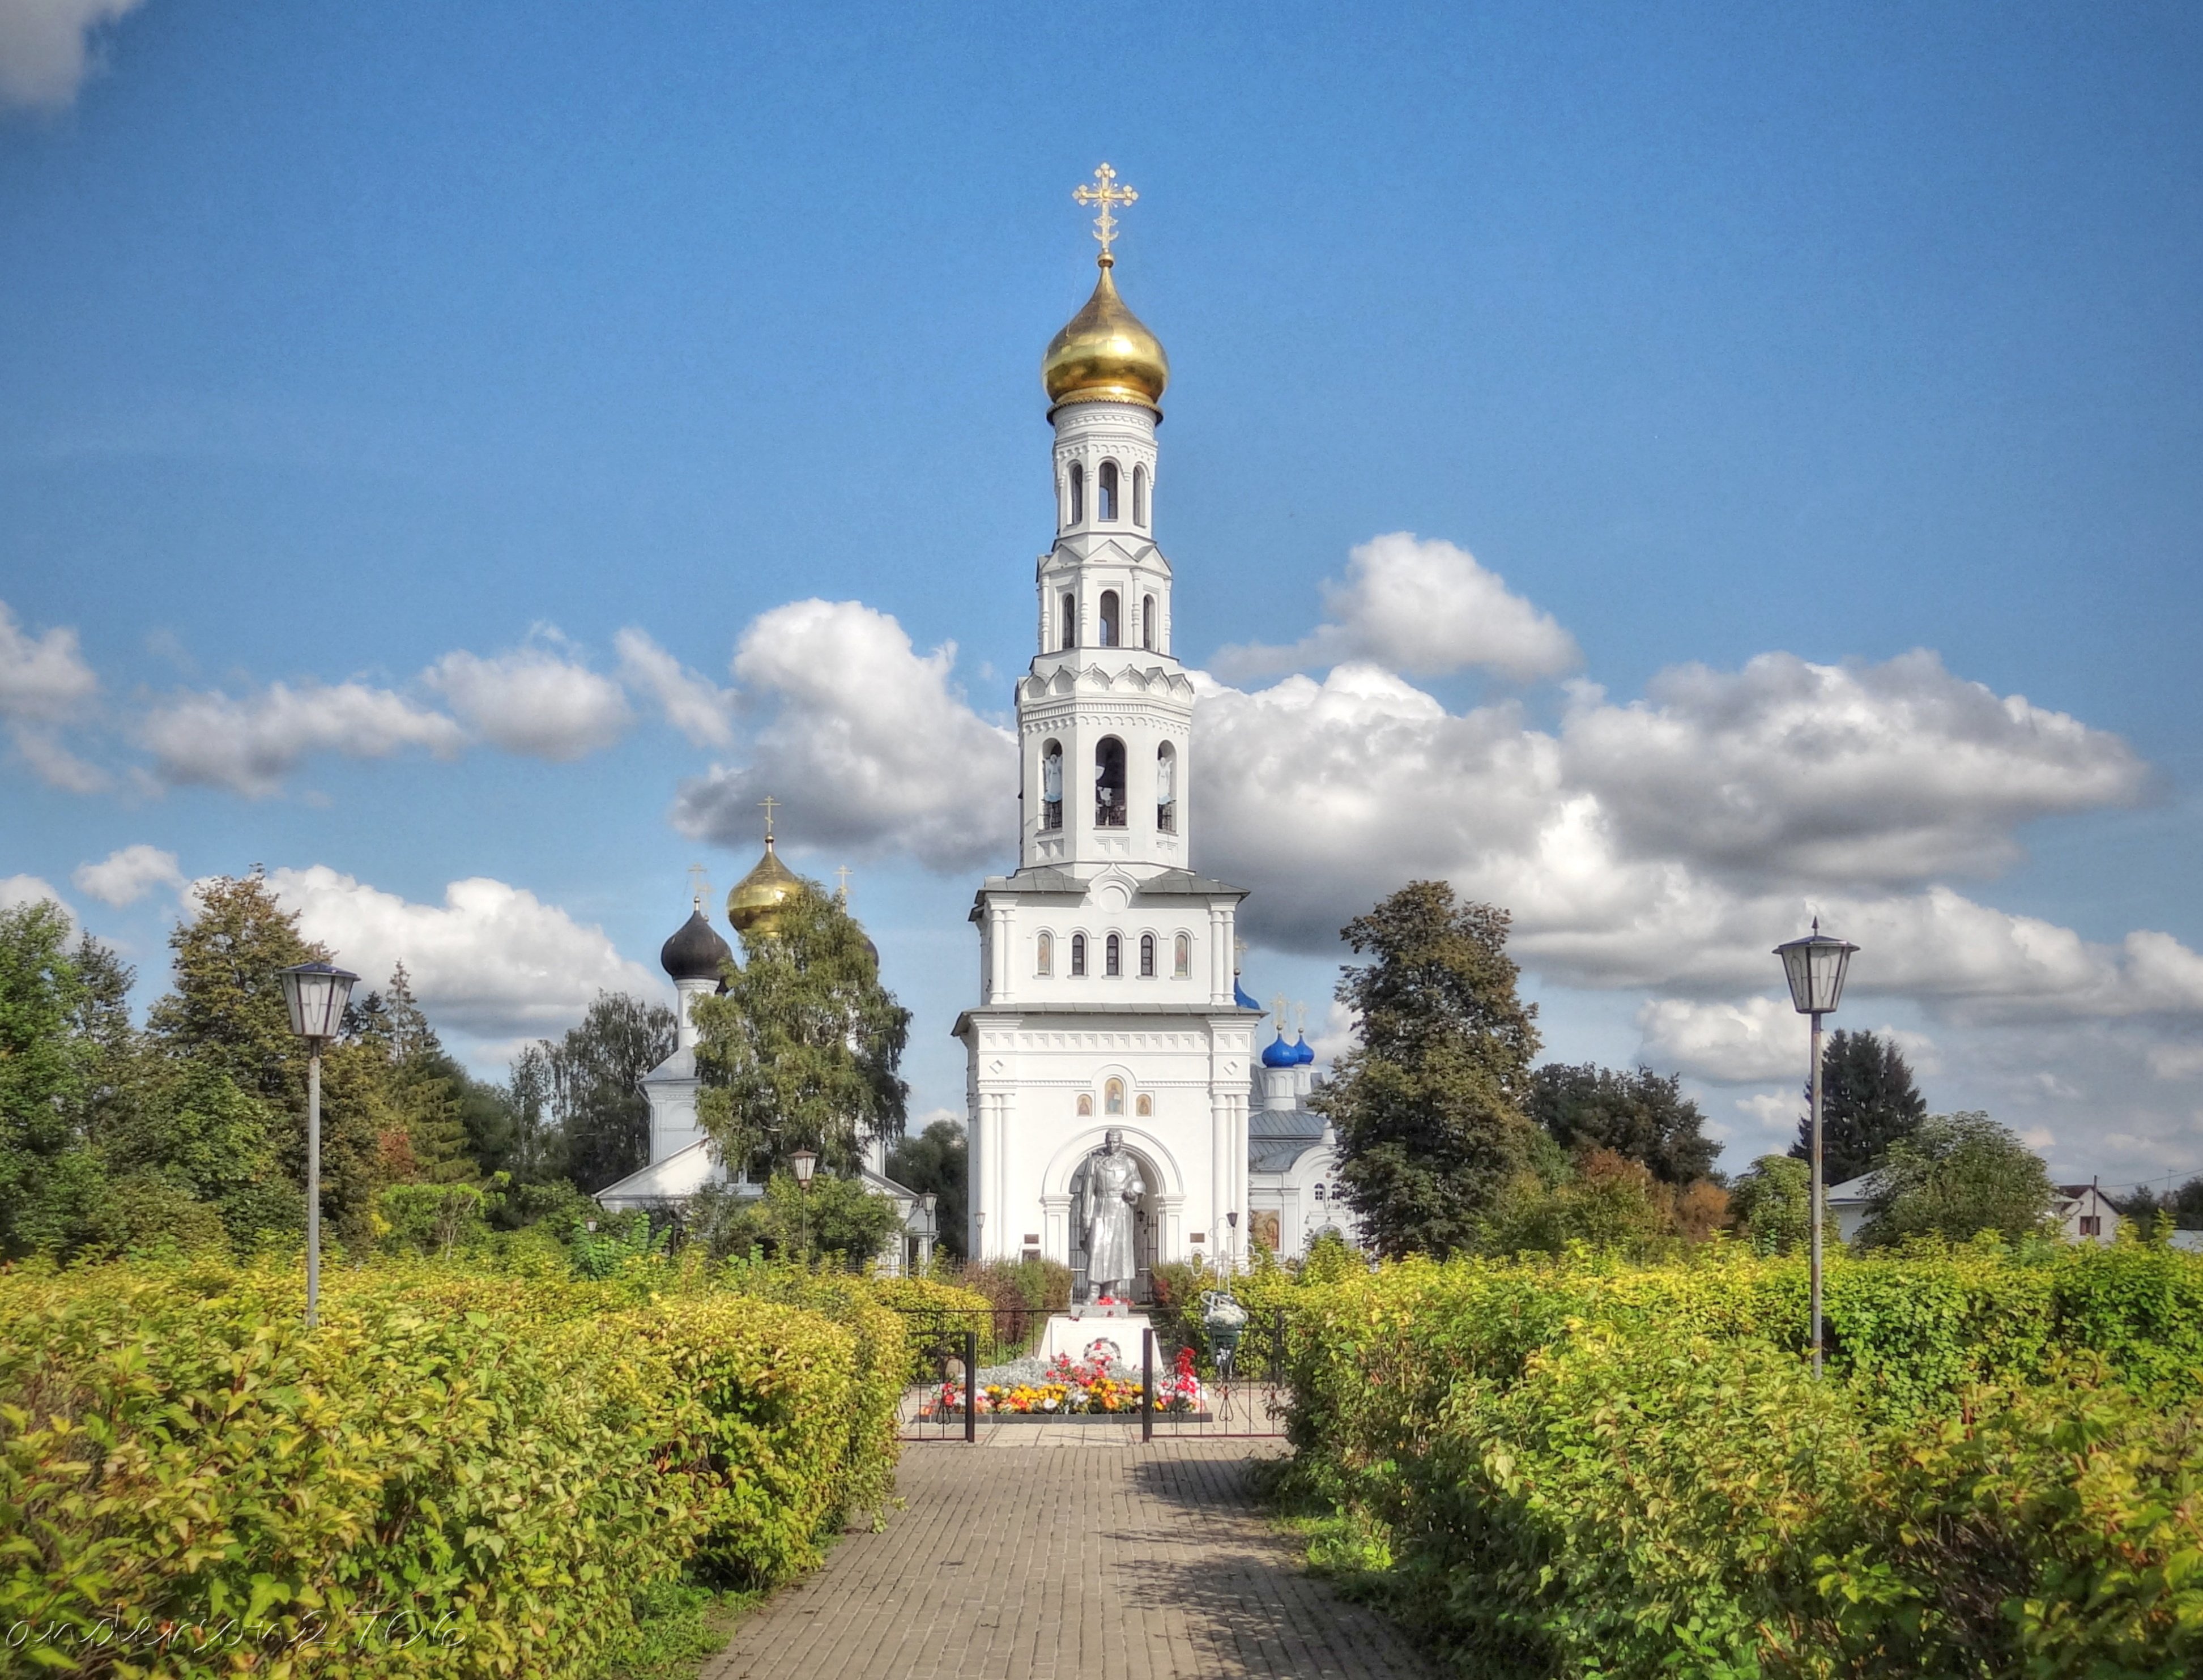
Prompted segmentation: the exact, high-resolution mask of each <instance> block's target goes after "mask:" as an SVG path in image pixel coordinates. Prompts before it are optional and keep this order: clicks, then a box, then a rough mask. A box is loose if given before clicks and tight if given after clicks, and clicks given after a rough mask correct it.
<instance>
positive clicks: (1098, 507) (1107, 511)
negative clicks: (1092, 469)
mask: <svg viewBox="0 0 2203 1680" xmlns="http://www.w3.org/2000/svg"><path fill="white" fill-rule="evenodd" d="M1094 491H1095V511H1096V512H1097V513H1099V514H1100V515H1101V516H1102V519H1103V520H1104V521H1105V522H1109V523H1112V524H1113V523H1114V522H1116V518H1117V463H1115V462H1114V461H1104V462H1103V463H1102V470H1101V471H1100V472H1098V473H1096V474H1095V475H1094Z"/></svg>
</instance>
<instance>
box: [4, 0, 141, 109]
mask: <svg viewBox="0 0 2203 1680" xmlns="http://www.w3.org/2000/svg"><path fill="white" fill-rule="evenodd" d="M138 5H139V0H0V104H8V105H27V106H32V107H38V108H44V109H56V108H58V107H60V106H62V105H66V104H68V103H69V102H70V101H71V100H72V99H74V98H75V97H76V91H77V89H79V88H80V87H81V86H83V85H84V80H85V78H86V76H87V75H89V74H91V73H92V68H93V67H94V65H95V63H96V62H97V41H96V37H97V35H98V34H99V32H101V31H102V30H103V28H104V27H106V26H108V25H110V24H112V23H114V22H115V21H116V20H118V19H119V18H121V16H122V15H123V14H124V13H126V12H129V11H133V10H135V9H137V7H138Z"/></svg>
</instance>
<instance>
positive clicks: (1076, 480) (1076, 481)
mask: <svg viewBox="0 0 2203 1680" xmlns="http://www.w3.org/2000/svg"><path fill="white" fill-rule="evenodd" d="M1071 522H1072V524H1073V525H1083V524H1084V523H1085V522H1086V469H1085V468H1084V467H1082V466H1080V465H1079V464H1078V463H1077V462H1076V461H1074V462H1072V463H1071Z"/></svg>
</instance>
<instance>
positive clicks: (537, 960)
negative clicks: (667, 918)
mask: <svg viewBox="0 0 2203 1680" xmlns="http://www.w3.org/2000/svg"><path fill="white" fill-rule="evenodd" d="M268 885H269V889H270V890H271V891H272V892H273V893H275V897H276V899H278V900H279V901H280V902H281V904H282V905H283V906H284V908H285V909H286V910H293V911H298V926H299V930H300V931H301V932H302V933H304V934H305V936H306V937H307V938H308V939H310V940H318V941H320V942H321V943H322V944H323V945H325V946H328V948H329V949H330V950H331V951H333V952H335V953H336V958H337V960H338V961H339V962H340V964H343V965H344V966H345V967H346V968H349V969H352V970H356V971H357V973H358V974H359V975H360V976H362V985H363V987H364V986H379V985H381V983H382V982H383V981H384V980H385V979H386V978H387V976H389V974H390V971H391V970H392V969H393V967H394V966H395V965H396V964H399V963H401V962H402V963H403V964H405V969H406V972H407V973H408V975H410V976H411V979H412V984H413V990H414V993H415V995H416V997H418V998H419V999H420V1000H421V1005H422V1008H423V1009H424V1010H426V1011H428V1017H429V1018H430V1020H432V1021H434V1023H436V1024H437V1025H438V1026H439V1027H443V1026H446V1025H449V1026H452V1027H455V1028H457V1029H458V1030H459V1031H460V1032H462V1033H464V1034H467V1035H470V1036H472V1037H475V1038H477V1039H496V1040H503V1039H511V1038H514V1037H523V1036H539V1035H546V1034H555V1033H558V1032H561V1031H563V1030H564V1029H566V1028H568V1027H570V1026H572V1025H573V1024H574V1023H576V1022H577V1021H579V1020H580V1019H581V1017H582V1013H583V1012H584V1011H586V1010H587V1009H588V1006H589V1003H590V1001H591V1000H592V999H594V998H595V996H596V994H597V993H598V992H599V991H600V990H603V991H613V992H627V993H632V994H633V995H635V996H637V997H643V998H656V997H658V996H659V995H660V994H661V993H664V990H665V987H664V982H663V981H662V980H661V979H660V978H659V976H655V975H653V974H652V973H651V972H650V970H647V969H645V968H644V967H643V966H642V965H641V964H639V963H635V962H630V961H629V960H628V959H627V958H624V957H622V956H621V955H620V953H619V952H618V950H617V948H616V947H615V946H613V944H612V941H611V938H610V937H609V936H608V935H607V934H605V931H604V929H603V928H599V927H596V926H594V925H589V924H585V923H578V922H576V921H575V920H574V919H573V917H570V916H569V915H568V914H567V913H566V912H565V911H564V910H561V909H560V908H559V907H558V905H549V904H546V903H544V902H543V901H542V900H541V899H538V898H537V897H536V896H535V894H534V893H530V892H529V891H528V890H527V889H526V888H525V887H512V886H509V885H507V884H506V883H505V882H504V881H493V880H489V879H487V878H486V877H482V876H475V877H472V878H470V879H468V880H465V881H452V883H451V884H450V885H449V886H448V887H446V888H445V889H444V898H443V902H442V903H441V904H434V905H431V904H416V903H414V902H412V901H411V900H409V899H404V898H401V897H400V896H399V895H398V894H397V893H387V892H384V891H382V890H381V889H380V888H378V887H372V886H369V885H368V884H367V883H366V882H364V881H359V880H357V879H356V878H355V877H353V876H351V875H343V874H340V873H339V872H338V871H337V870H335V869H330V868H328V866H327V865H326V864H315V865H314V866H313V867H312V868H310V869H276V870H274V871H272V872H271V873H270V874H269V876H268Z"/></svg>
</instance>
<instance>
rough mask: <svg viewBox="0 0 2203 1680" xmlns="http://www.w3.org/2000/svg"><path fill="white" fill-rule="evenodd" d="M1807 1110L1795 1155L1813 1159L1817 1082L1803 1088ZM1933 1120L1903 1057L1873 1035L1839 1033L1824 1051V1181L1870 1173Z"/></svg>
mask: <svg viewBox="0 0 2203 1680" xmlns="http://www.w3.org/2000/svg"><path fill="white" fill-rule="evenodd" d="M1804 1092H1805V1101H1806V1104H1807V1107H1806V1111H1805V1112H1804V1114H1802V1115H1800V1116H1799V1117H1798V1141H1796V1142H1795V1143H1793V1144H1792V1145H1791V1146H1790V1153H1791V1154H1792V1156H1793V1157H1794V1158H1796V1159H1798V1160H1801V1161H1804V1160H1810V1158H1812V1147H1813V1118H1812V1108H1811V1104H1812V1100H1813V1087H1812V1082H1811V1081H1810V1080H1808V1081H1807V1082H1806V1083H1805V1087H1804ZM1927 1117H1928V1105H1927V1103H1926V1102H1925V1101H1924V1100H1922V1098H1921V1095H1920V1093H1919V1091H1918V1090H1917V1088H1915V1087H1914V1085H1913V1083H1912V1070H1911V1067H1910V1066H1908V1065H1907V1064H1906V1063H1905V1055H1904V1052H1902V1051H1900V1050H1899V1049H1898V1047H1897V1046H1896V1045H1895V1044H1894V1043H1892V1042H1886V1041H1885V1040H1881V1039H1879V1038H1877V1037H1875V1035H1873V1034H1872V1033H1851V1032H1846V1031H1845V1030H1844V1029H1841V1028H1838V1029H1836V1031H1835V1032H1834V1034H1833V1035H1830V1037H1829V1039H1828V1043H1827V1044H1826V1045H1825V1046H1823V1047H1822V1051H1821V1159H1822V1168H1821V1170H1822V1178H1823V1180H1824V1182H1827V1183H1829V1184H1841V1183H1842V1182H1844V1181H1845V1180H1846V1179H1851V1178H1857V1176H1859V1175H1860V1174H1861V1173H1863V1172H1869V1171H1871V1170H1873V1169H1874V1168H1875V1166H1876V1165H1878V1164H1880V1163H1881V1159H1882V1158H1883V1157H1884V1156H1885V1155H1887V1153H1888V1152H1889V1151H1890V1148H1891V1147H1892V1146H1893V1145H1894V1144H1896V1143H1899V1142H1900V1141H1903V1140H1904V1139H1906V1138H1909V1137H1911V1135H1913V1134H1914V1133H1915V1132H1917V1131H1918V1130H1919V1129H1920V1123H1921V1122H1922V1120H1924V1119H1926V1118H1927Z"/></svg>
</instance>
